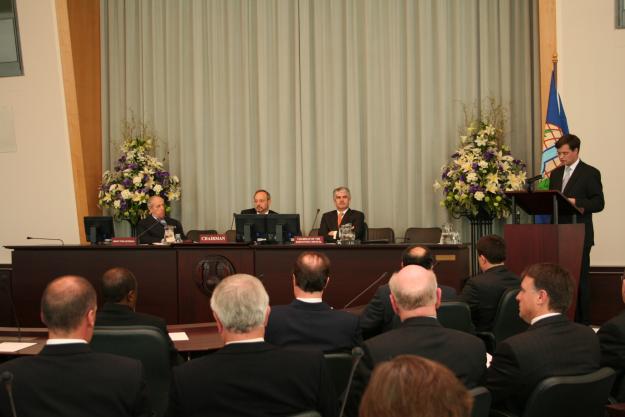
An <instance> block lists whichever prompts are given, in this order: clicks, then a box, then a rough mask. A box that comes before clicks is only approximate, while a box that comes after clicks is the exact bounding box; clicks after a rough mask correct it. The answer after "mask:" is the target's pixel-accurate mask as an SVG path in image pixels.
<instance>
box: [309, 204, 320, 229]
mask: <svg viewBox="0 0 625 417" xmlns="http://www.w3.org/2000/svg"><path fill="white" fill-rule="evenodd" d="M320 211H321V209H317V212H316V213H315V219H314V220H313V222H312V227H311V228H310V229H311V230H312V229H314V228H315V225H316V224H317V217H319V212H320Z"/></svg>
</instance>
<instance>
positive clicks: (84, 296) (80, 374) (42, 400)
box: [0, 276, 151, 417]
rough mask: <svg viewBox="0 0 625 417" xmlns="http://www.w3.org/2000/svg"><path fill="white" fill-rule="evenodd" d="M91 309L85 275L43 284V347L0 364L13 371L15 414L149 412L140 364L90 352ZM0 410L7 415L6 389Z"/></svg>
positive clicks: (104, 415)
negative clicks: (36, 351)
mask: <svg viewBox="0 0 625 417" xmlns="http://www.w3.org/2000/svg"><path fill="white" fill-rule="evenodd" d="M96 308H97V302H96V292H95V290H94V289H93V287H92V286H91V284H90V283H89V282H88V281H87V280H86V279H84V278H81V277H77V276H64V277H60V278H57V279H55V280H53V281H52V282H51V283H49V284H48V286H47V287H46V289H45V291H44V293H43V296H42V299H41V318H42V320H43V322H44V323H45V325H46V326H47V327H48V337H49V338H48V341H47V343H46V346H45V347H44V348H43V350H42V351H41V353H40V354H39V355H37V356H31V357H26V356H25V357H22V358H19V359H15V360H12V361H9V362H6V363H3V364H2V365H0V373H3V372H5V371H8V372H10V373H11V374H13V383H12V390H13V397H14V399H15V409H16V414H17V415H18V416H20V417H29V416H33V417H40V416H102V417H110V416H150V415H151V410H150V408H149V404H148V399H147V393H146V386H145V381H144V379H143V368H142V365H141V363H140V362H139V361H137V360H134V359H130V358H125V357H121V356H115V355H110V354H106V353H98V352H92V351H91V349H90V347H89V345H88V343H89V342H90V341H91V337H92V336H93V327H94V324H95V316H96ZM0 415H2V416H10V415H11V411H10V410H9V399H8V398H7V392H6V390H5V389H2V390H0Z"/></svg>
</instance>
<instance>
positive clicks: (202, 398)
mask: <svg viewBox="0 0 625 417" xmlns="http://www.w3.org/2000/svg"><path fill="white" fill-rule="evenodd" d="M210 305H211V308H212V310H213V315H214V317H215V321H216V322H217V329H218V331H219V333H220V334H221V337H222V338H223V341H224V343H225V347H224V348H222V349H220V350H218V351H217V352H215V353H213V354H211V355H207V356H204V357H201V358H198V359H195V360H193V361H191V362H187V363H185V364H183V365H180V366H178V367H176V368H174V380H173V384H172V395H171V401H170V406H171V410H170V412H171V415H172V416H178V417H183V416H198V415H212V416H250V417H252V416H253V417H263V416H276V415H281V416H286V415H290V414H295V413H298V412H302V411H307V410H316V411H318V412H319V413H320V414H321V415H323V416H331V417H332V416H336V414H337V399H336V395H335V393H334V387H333V385H332V381H331V380H330V378H329V375H328V373H327V370H326V368H325V362H324V358H323V355H322V354H321V352H320V351H317V350H301V351H300V350H291V349H288V348H282V347H278V346H273V345H270V344H268V343H266V342H265V341H264V337H263V336H264V333H265V325H266V323H267V319H268V318H269V312H270V308H269V296H268V295H267V292H266V291H265V288H264V287H263V285H262V283H261V282H260V281H259V280H258V279H257V278H255V277H253V276H250V275H245V274H237V275H232V276H230V277H228V278H226V279H224V280H223V281H221V282H220V283H219V285H217V288H216V289H215V291H214V292H213V296H212V297H211V301H210Z"/></svg>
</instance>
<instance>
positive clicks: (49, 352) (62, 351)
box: [40, 343, 91, 356]
mask: <svg viewBox="0 0 625 417" xmlns="http://www.w3.org/2000/svg"><path fill="white" fill-rule="evenodd" d="M90 352H91V347H90V346H89V345H88V344H85V343H71V344H67V345H45V346H44V347H43V349H42V350H41V353H40V355H44V356H63V355H76V354H80V353H90Z"/></svg>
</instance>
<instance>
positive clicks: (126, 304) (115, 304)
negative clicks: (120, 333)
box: [95, 268, 182, 365]
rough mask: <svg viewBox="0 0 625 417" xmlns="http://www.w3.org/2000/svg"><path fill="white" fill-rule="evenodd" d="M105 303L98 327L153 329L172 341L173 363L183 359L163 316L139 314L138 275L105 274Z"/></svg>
mask: <svg viewBox="0 0 625 417" xmlns="http://www.w3.org/2000/svg"><path fill="white" fill-rule="evenodd" d="M102 298H103V300H104V304H103V305H102V309H101V310H99V311H98V314H96V320H95V325H96V326H152V327H155V328H157V329H158V330H159V331H160V332H161V333H162V334H163V337H164V338H165V339H166V340H167V341H168V342H169V351H170V359H171V364H172V365H175V364H178V363H180V362H181V361H182V360H181V358H180V356H179V355H178V351H177V350H176V347H175V346H174V342H172V340H171V338H170V337H169V333H168V332H167V324H166V323H165V320H163V319H162V318H160V317H156V316H152V315H150V314H144V313H137V312H136V311H135V308H136V307H137V298H138V284H137V278H135V275H134V274H133V273H132V272H130V270H128V269H126V268H112V269H109V270H108V271H106V272H105V273H104V275H102Z"/></svg>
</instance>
